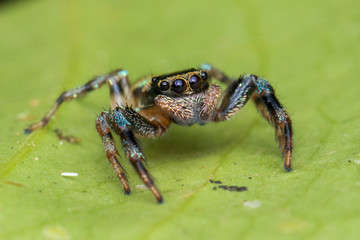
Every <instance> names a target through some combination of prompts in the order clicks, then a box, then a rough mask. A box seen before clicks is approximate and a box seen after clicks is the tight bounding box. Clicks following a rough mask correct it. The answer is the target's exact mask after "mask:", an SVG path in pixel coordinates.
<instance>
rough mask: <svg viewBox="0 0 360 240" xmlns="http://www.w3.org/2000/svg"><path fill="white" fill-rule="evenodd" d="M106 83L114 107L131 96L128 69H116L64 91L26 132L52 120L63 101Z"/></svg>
mask: <svg viewBox="0 0 360 240" xmlns="http://www.w3.org/2000/svg"><path fill="white" fill-rule="evenodd" d="M105 83H107V84H108V85H109V87H110V99H111V107H112V108H115V107H116V106H117V105H120V104H123V103H124V102H126V100H127V98H129V96H130V84H129V81H128V73H127V71H126V70H122V69H119V70H115V71H113V72H111V73H109V74H106V75H103V76H99V77H95V78H94V79H92V80H90V81H89V82H87V83H86V84H84V85H82V86H80V87H77V88H73V89H70V90H68V91H65V92H63V93H62V94H61V95H60V96H59V97H58V99H57V100H56V102H55V104H54V105H53V106H52V107H51V109H50V111H49V112H48V113H47V114H46V115H45V116H44V117H43V118H42V120H41V121H39V122H37V123H34V124H32V125H30V126H29V127H28V128H26V129H25V133H26V134H29V133H31V132H33V131H35V130H37V129H39V128H42V127H44V126H46V125H47V124H48V122H49V121H50V119H51V117H52V116H54V114H55V113H56V111H57V110H58V108H59V107H60V106H61V104H62V103H63V102H68V101H71V100H74V99H78V98H80V97H82V96H84V95H86V94H88V93H89V92H91V91H93V90H96V89H98V88H100V87H102V86H103V85H104V84H105Z"/></svg>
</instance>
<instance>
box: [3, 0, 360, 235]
mask: <svg viewBox="0 0 360 240" xmlns="http://www.w3.org/2000/svg"><path fill="white" fill-rule="evenodd" d="M359 42H360V2H359V1H340V0H335V1H296V2H294V1H285V0H282V1H280V0H279V1H264V0H258V1H241V2H240V1H219V2H217V1H216V2H215V1H213V2H210V1H187V0H185V1H181V2H179V1H174V2H173V1H126V2H125V1H115V0H106V1H89V0H87V1H85V0H79V1H70V0H63V1H44V0H38V1H7V2H6V3H0V78H1V80H0V83H1V85H0V126H1V127H0V128H1V135H0V239H4V240H5V239H185V238H186V239H220V238H221V239H288V238H292V239H340V238H341V239H358V236H359V232H360V230H359V225H360V217H359V216H360V205H359V202H358V199H359V198H360V192H359V191H360V176H359V173H360V165H359V163H360V149H359V144H360V137H359V136H360V130H359V125H360V106H359V105H360V104H359V100H358V90H359V87H360V83H359V80H358V78H359V76H360V68H359V60H360V48H359ZM203 62H209V63H212V64H214V65H216V66H217V67H219V68H221V69H223V70H224V71H225V72H226V73H228V74H229V75H231V76H234V77H237V76H238V75H240V74H243V73H254V74H258V75H261V76H263V77H265V78H266V79H268V80H269V81H270V82H271V83H272V84H273V86H274V87H275V89H276V93H277V96H278V97H279V99H280V100H281V102H282V103H284V105H285V106H286V107H287V109H288V111H289V112H290V113H291V116H292V119H293V124H294V130H295V141H294V158H293V168H294V171H293V172H292V173H286V172H285V171H284V170H283V169H282V162H281V156H280V153H279V150H278V147H277V143H275V142H274V133H273V129H272V128H271V127H270V126H269V125H268V124H267V123H266V121H264V120H263V119H262V118H261V117H260V116H259V114H258V113H257V112H256V109H255V107H254V106H253V104H252V103H250V104H248V105H247V106H246V107H245V108H244V109H243V110H242V111H241V112H240V113H239V114H238V115H237V116H236V117H235V118H234V119H232V120H231V121H227V122H224V123H220V124H208V125H206V126H204V127H200V126H194V127H191V128H184V127H179V126H175V125H174V126H172V128H171V129H170V130H169V132H168V134H167V135H166V136H165V137H163V138H161V139H158V140H146V139H144V140H142V146H143V148H144V151H145V153H146V154H147V156H148V158H149V164H148V168H149V170H150V172H151V173H152V175H154V176H155V178H156V180H157V185H158V186H159V188H160V189H161V190H162V193H163V195H164V197H165V203H164V204H162V205H157V204H156V203H155V201H154V199H153V196H152V195H151V194H150V193H149V191H148V190H146V189H141V188H137V187H136V186H137V185H140V184H141V181H140V180H139V179H138V177H137V175H136V173H135V172H134V171H133V169H132V167H131V166H130V165H129V164H128V163H127V161H126V159H125V158H124V157H122V160H121V161H122V162H123V163H124V166H125V167H126V169H127V170H128V175H129V180H130V182H131V185H132V194H131V195H130V196H124V195H123V193H122V189H121V185H120V183H119V182H118V180H117V179H116V176H115V174H114V173H113V170H112V168H111V167H110V164H109V163H108V162H107V160H106V158H105V155H104V152H103V147H102V145H101V141H100V139H99V137H98V136H97V133H96V130H95V127H94V121H95V118H96V115H97V114H98V113H99V112H101V111H103V109H104V108H105V109H107V108H108V106H109V99H108V89H105V88H104V89H102V90H99V91H96V92H94V93H92V94H90V95H89V96H86V97H84V98H83V99H81V100H79V101H74V102H72V103H71V104H66V106H65V105H64V106H63V107H61V109H60V110H59V112H58V113H57V114H56V116H55V118H54V120H53V121H52V122H51V123H50V124H49V125H48V126H47V127H46V128H45V129H42V130H39V131H37V132H35V133H33V134H31V135H24V134H23V129H24V128H25V127H26V126H28V125H29V124H30V123H33V122H34V121H37V120H39V119H40V118H41V117H42V116H43V115H44V114H45V113H46V111H48V109H49V108H50V106H51V105H52V103H53V102H54V101H55V99H56V98H57V96H58V95H59V94H60V93H61V92H62V91H64V90H65V89H69V88H72V87H75V86H78V85H81V84H83V83H84V82H86V81H87V80H88V79H90V78H91V77H93V76H94V75H99V74H103V73H106V72H108V71H111V70H113V69H115V68H119V67H121V68H125V69H127V70H128V71H129V73H130V77H131V81H135V80H136V79H137V78H139V77H142V76H144V75H146V74H149V73H150V74H161V73H166V72H170V71H175V70H181V69H183V68H188V67H196V66H198V65H199V64H201V63H203ZM56 128H60V129H62V130H63V132H64V134H72V135H75V136H77V137H80V138H81V139H82V142H81V143H79V144H75V145H71V144H68V143H66V142H64V144H62V145H61V144H60V143H59V140H58V139H57V137H56V134H55V133H54V131H53V130H54V129H56ZM64 171H71V172H78V173H79V176H78V177H76V178H64V177H62V176H61V175H60V173H61V172H64ZM250 177H251V179H250ZM209 179H215V180H221V181H222V182H223V183H224V184H227V185H239V186H247V187H248V189H249V190H248V191H247V192H241V193H239V192H227V191H223V190H221V189H218V190H216V191H214V190H213V187H214V186H215V185H213V184H211V183H209V181H208V180H209ZM249 201H250V202H254V201H260V202H261V205H260V206H258V207H257V208H251V207H247V206H246V204H244V203H246V202H249Z"/></svg>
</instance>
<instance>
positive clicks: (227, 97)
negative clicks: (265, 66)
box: [214, 75, 293, 172]
mask: <svg viewBox="0 0 360 240" xmlns="http://www.w3.org/2000/svg"><path fill="white" fill-rule="evenodd" d="M250 97H251V98H252V99H253V101H254V102H255V105H256V107H257V108H258V110H259V111H260V112H261V113H262V115H263V116H264V118H266V119H267V120H268V122H269V123H270V124H271V125H273V126H274V128H275V134H276V137H277V139H278V141H279V146H280V151H281V153H282V156H283V158H284V168H285V170H286V171H288V172H290V171H291V157H292V137H293V133H292V125H291V120H290V117H289V115H288V114H287V112H286V110H285V109H284V107H283V106H282V105H281V103H280V102H279V101H278V99H277V98H276V97H275V92H274V89H273V88H272V86H271V85H270V83H268V82H267V81H266V80H264V79H262V78H260V77H257V76H255V75H247V76H245V77H240V78H239V79H238V80H237V81H234V82H233V83H232V84H230V85H229V87H228V88H227V90H226V91H225V93H224V96H223V98H222V100H221V103H220V104H219V106H218V108H217V110H216V115H215V118H214V121H223V120H227V119H229V118H231V117H232V116H233V115H234V114H235V113H236V112H237V111H238V110H239V109H241V108H242V107H243V106H244V105H245V104H246V102H247V101H248V100H249V98H250Z"/></svg>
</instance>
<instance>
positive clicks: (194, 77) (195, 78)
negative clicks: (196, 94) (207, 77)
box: [189, 75, 201, 90]
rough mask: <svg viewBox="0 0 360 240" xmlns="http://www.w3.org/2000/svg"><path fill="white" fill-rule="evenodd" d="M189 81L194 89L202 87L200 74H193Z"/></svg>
mask: <svg viewBox="0 0 360 240" xmlns="http://www.w3.org/2000/svg"><path fill="white" fill-rule="evenodd" d="M189 83H190V87H191V89H192V90H197V89H199V88H200V87H201V79H200V77H199V76H198V75H192V76H191V77H190V78H189Z"/></svg>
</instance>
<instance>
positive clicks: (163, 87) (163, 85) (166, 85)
mask: <svg viewBox="0 0 360 240" xmlns="http://www.w3.org/2000/svg"><path fill="white" fill-rule="evenodd" d="M169 87H170V86H169V82H168V81H162V82H160V89H161V91H166V90H168V89H169Z"/></svg>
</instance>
